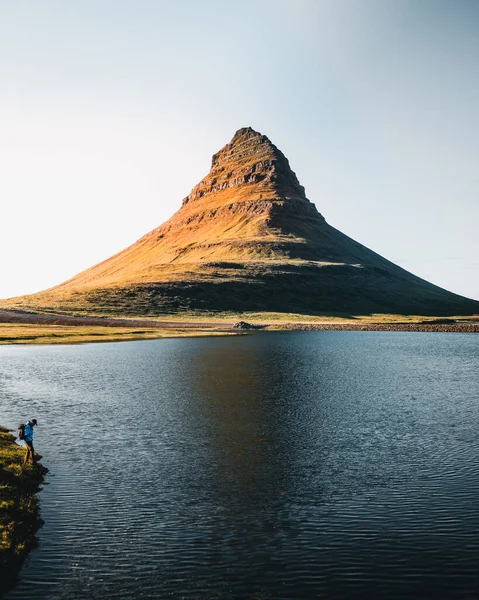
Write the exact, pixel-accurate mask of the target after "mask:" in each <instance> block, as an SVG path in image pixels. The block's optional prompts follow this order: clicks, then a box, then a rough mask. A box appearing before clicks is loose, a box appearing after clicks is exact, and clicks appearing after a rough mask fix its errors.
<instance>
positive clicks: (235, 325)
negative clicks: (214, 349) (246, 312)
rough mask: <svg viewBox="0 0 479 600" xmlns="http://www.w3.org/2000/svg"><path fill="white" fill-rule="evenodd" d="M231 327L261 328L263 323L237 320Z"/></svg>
mask: <svg viewBox="0 0 479 600" xmlns="http://www.w3.org/2000/svg"><path fill="white" fill-rule="evenodd" d="M233 327H234V328H235V329H263V325H253V323H247V322H246V321H238V322H237V323H235V324H234V325H233Z"/></svg>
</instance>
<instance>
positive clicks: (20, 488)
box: [0, 427, 43, 596]
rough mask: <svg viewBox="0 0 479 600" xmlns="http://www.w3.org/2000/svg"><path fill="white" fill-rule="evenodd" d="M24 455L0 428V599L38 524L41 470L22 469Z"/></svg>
mask: <svg viewBox="0 0 479 600" xmlns="http://www.w3.org/2000/svg"><path fill="white" fill-rule="evenodd" d="M24 452H25V451H24V449H23V448H21V447H20V446H18V445H17V444H16V443H15V438H14V437H13V435H11V434H10V433H9V432H8V430H7V429H5V428H4V427H0V596H1V595H2V594H3V593H4V592H5V591H6V590H7V589H9V588H10V587H11V586H12V584H13V583H14V581H15V579H16V577H17V575H18V572H19V571H20V568H21V566H22V563H23V561H24V560H25V557H26V556H27V554H28V552H29V551H30V550H31V549H32V548H33V547H34V546H35V544H36V538H35V533H36V531H37V529H38V528H39V527H40V526H41V524H42V521H41V519H40V518H39V505H38V498H37V495H36V494H37V492H38V491H39V486H40V484H41V483H42V481H43V475H42V470H43V469H42V467H41V466H38V465H37V467H32V466H28V467H26V468H23V466H22V463H23V458H24Z"/></svg>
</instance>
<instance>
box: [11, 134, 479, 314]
mask: <svg viewBox="0 0 479 600" xmlns="http://www.w3.org/2000/svg"><path fill="white" fill-rule="evenodd" d="M2 306H5V307H10V308H28V309H32V308H36V309H43V310H59V311H65V312H73V311H74V312H79V313H83V314H89V313H96V312H97V313H112V314H120V313H125V314H129V315H155V314H161V313H165V312H176V311H181V310H184V309H188V310H207V311H210V310H211V311H230V310H232V311H274V312H294V313H303V314H311V315H314V314H321V313H324V312H328V313H336V314H340V313H341V314H344V313H350V314H369V313H398V314H423V315H458V314H463V315H467V314H474V313H478V312H479V302H475V301H473V300H468V299H467V298H463V297H462V296H458V295H456V294H452V293H450V292H447V291H446V290H443V289H441V288H439V287H437V286H434V285H432V284H430V283H428V282H426V281H424V280H422V279H420V278H418V277H416V276H414V275H412V274H411V273H409V272H407V271H405V270H404V269H402V268H400V267H398V266H396V265H394V264H393V263H391V262H389V261H388V260H386V259H384V258H382V257H381V256H379V255H378V254H376V253H375V252H372V251H371V250H369V249H368V248H366V247H365V246H363V245H361V244H359V243H357V242H355V241H354V240H352V239H351V238H349V237H347V236H346V235H344V234H342V233H341V232H340V231H338V230H337V229H335V228H334V227H331V226H330V225H329V224H328V223H326V221H325V220H324V218H323V216H322V215H321V214H320V213H319V212H318V211H317V209H316V207H315V205H314V204H312V203H311V202H310V201H309V200H308V199H307V198H306V195H305V192H304V188H303V187H302V186H301V185H300V184H299V182H298V179H297V177H296V175H295V174H294V173H293V171H292V170H291V168H290V166H289V163H288V161H287V159H286V158H285V156H284V155H283V154H282V153H281V152H280V151H279V150H278V149H277V148H276V146H274V145H273V144H272V143H271V142H270V141H269V140H268V138H267V137H266V136H263V135H261V134H259V133H257V132H255V131H253V130H252V129H251V128H244V129H240V130H239V131H238V132H237V133H236V134H235V136H234V137H233V139H232V141H231V142H230V143H229V144H227V145H226V146H225V147H224V148H222V149H221V150H220V151H219V152H218V153H217V154H215V155H214V156H213V160H212V166H211V170H210V172H209V174H208V175H207V176H206V177H205V178H204V179H203V180H202V181H200V183H198V185H196V186H195V187H194V188H193V190H192V191H191V193H190V194H189V196H187V197H186V198H185V199H184V200H183V203H182V206H181V208H180V209H179V210H178V211H177V212H176V213H175V215H173V217H171V219H169V220H168V221H167V222H166V223H164V224H163V225H161V226H160V227H158V228H156V229H154V230H153V231H151V232H150V233H148V234H147V235H145V236H144V237H143V238H141V239H140V240H138V241H137V242H136V243H135V244H133V245H132V246H130V247H128V248H126V249H125V250H123V251H122V252H119V253H118V254H116V255H115V256H112V257H111V258H109V259H107V260H105V261H103V262H102V263H100V264H98V265H95V266H94V267H92V268H90V269H87V270H86V271H84V272H82V273H80V274H79V275H77V276H75V277H74V278H72V279H70V280H69V281H67V282H65V283H63V284H61V285H59V286H56V287H55V288H52V289H50V290H46V291H44V292H40V293H38V294H33V295H30V296H24V297H21V298H15V299H11V300H9V301H4V302H2Z"/></svg>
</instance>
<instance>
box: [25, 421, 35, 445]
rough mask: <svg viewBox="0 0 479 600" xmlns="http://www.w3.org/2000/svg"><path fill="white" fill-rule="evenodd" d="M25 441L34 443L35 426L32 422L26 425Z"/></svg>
mask: <svg viewBox="0 0 479 600" xmlns="http://www.w3.org/2000/svg"><path fill="white" fill-rule="evenodd" d="M23 439H24V440H25V441H26V442H33V425H32V424H31V423H30V421H28V423H27V424H26V425H25V437H24V438H23Z"/></svg>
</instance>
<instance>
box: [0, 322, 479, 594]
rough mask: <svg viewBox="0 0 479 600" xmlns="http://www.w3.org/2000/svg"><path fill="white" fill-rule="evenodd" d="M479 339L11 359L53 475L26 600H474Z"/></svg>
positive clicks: (346, 337)
mask: <svg viewBox="0 0 479 600" xmlns="http://www.w3.org/2000/svg"><path fill="white" fill-rule="evenodd" d="M478 373H479V336H478V335H474V334H469V335H468V334H453V333H450V334H447V333H446V334H443V333H399V332H342V331H320V332H278V333H258V334H253V335H244V336H239V337H225V338H202V339H193V338H190V339H187V338H183V339H167V340H155V341H137V342H129V343H112V344H90V345H79V346H43V347H42V346H36V347H35V346H3V347H0V423H1V424H3V425H7V426H10V427H12V428H14V427H15V428H16V425H17V424H18V422H19V421H21V420H25V419H28V418H30V417H33V416H35V417H36V418H37V419H38V422H39V425H38V427H37V428H36V429H35V442H36V443H35V446H36V449H37V450H38V452H40V453H41V454H42V455H43V460H42V462H43V464H44V465H45V466H47V467H48V468H49V469H50V474H49V475H48V476H47V481H48V483H49V485H46V486H45V488H44V490H43V491H42V492H41V494H40V498H41V507H42V517H43V519H44V520H45V525H44V527H43V528H42V529H41V530H40V531H39V539H40V546H39V547H38V548H37V549H36V550H34V551H33V552H32V553H31V555H30V558H29V560H28V563H27V564H26V566H25V567H24V569H23V570H22V572H21V578H20V581H19V583H18V585H17V586H16V587H15V588H14V590H12V592H10V593H9V594H8V595H7V598H8V599H9V600H13V599H16V600H20V599H29V600H30V599H31V598H32V597H33V598H35V600H41V599H52V600H53V599H54V600H57V599H63V598H65V599H67V598H68V599H69V600H75V599H97V598H98V599H100V598H101V599H102V600H107V599H115V600H116V599H118V598H120V599H130V598H131V599H137V598H175V599H179V598H187V599H193V598H198V599H210V598H211V599H223V598H225V599H250V600H261V599H265V600H269V599H271V600H273V599H274V600H278V599H284V600H291V599H308V598H334V599H340V598H347V599H351V598H368V599H371V598H381V599H389V598H391V599H392V598H394V599H395V598H397V599H404V598H438V597H440V596H441V597H447V598H477V597H479V501H478V497H479V437H478V423H479V377H478Z"/></svg>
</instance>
